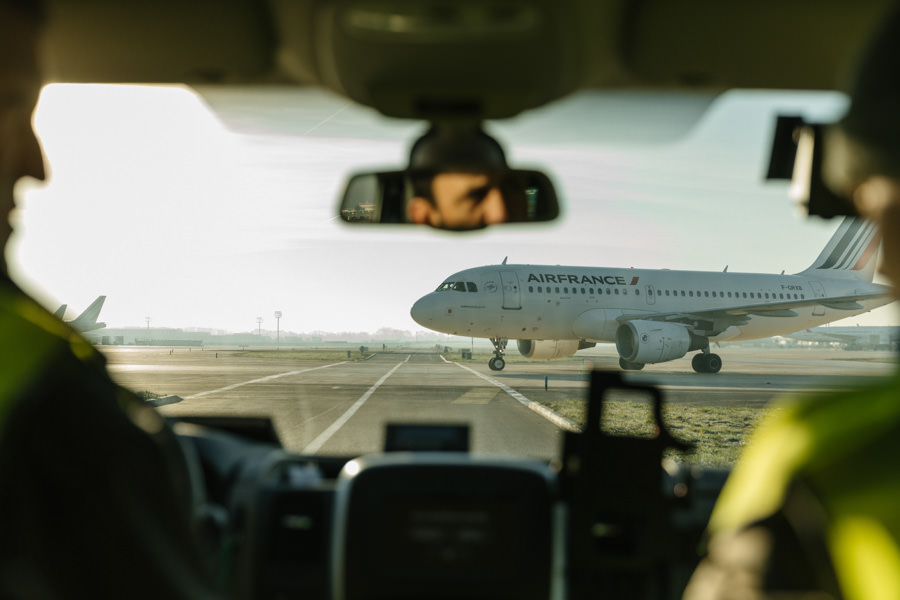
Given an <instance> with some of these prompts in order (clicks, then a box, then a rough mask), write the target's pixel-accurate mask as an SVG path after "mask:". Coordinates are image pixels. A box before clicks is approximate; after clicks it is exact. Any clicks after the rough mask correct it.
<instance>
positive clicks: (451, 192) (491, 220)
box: [340, 169, 559, 230]
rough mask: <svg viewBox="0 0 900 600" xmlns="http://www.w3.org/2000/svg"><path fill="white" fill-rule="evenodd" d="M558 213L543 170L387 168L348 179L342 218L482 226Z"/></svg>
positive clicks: (551, 216) (534, 219)
mask: <svg viewBox="0 0 900 600" xmlns="http://www.w3.org/2000/svg"><path fill="white" fill-rule="evenodd" d="M558 216H559V203H558V201H557V198H556V192H555V190H554V189H553V183H552V182H551V181H550V179H549V178H548V177H547V176H546V175H545V174H544V173H541V172H540V171H529V170H519V169H504V170H502V171H475V170H465V171H462V170H451V171H438V172H434V171H428V170H425V171H415V170H407V171H383V172H376V173H360V174H357V175H354V176H353V177H351V178H350V180H349V181H348V182H347V186H346V189H345V191H344V196H343V200H342V202H341V206H340V218H341V219H343V220H344V221H346V222H348V223H412V224H417V225H430V226H431V227H437V228H439V229H452V230H467V229H480V228H482V227H486V226H488V225H496V224H499V223H536V222H542V221H551V220H553V219H555V218H557V217H558Z"/></svg>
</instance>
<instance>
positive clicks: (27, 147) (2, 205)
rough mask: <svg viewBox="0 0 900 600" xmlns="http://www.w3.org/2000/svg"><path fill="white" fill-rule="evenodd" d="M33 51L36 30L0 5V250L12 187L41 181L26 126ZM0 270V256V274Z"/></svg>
mask: <svg viewBox="0 0 900 600" xmlns="http://www.w3.org/2000/svg"><path fill="white" fill-rule="evenodd" d="M37 48H38V30H37V27H36V26H35V25H34V24H33V23H31V22H30V21H29V20H28V18H27V17H24V16H23V15H20V14H19V13H17V12H16V11H14V10H13V9H11V8H9V7H4V6H0V250H2V247H3V246H5V245H6V242H7V241H8V240H9V236H10V235H11V234H12V226H11V225H10V223H9V219H10V213H11V212H12V211H13V210H14V209H15V200H14V198H13V188H14V187H15V184H16V182H17V181H18V180H19V179H21V178H22V177H27V176H31V177H35V178H37V179H43V178H44V161H43V155H42V153H41V147H40V145H39V144H38V141H37V138H36V137H35V134H34V130H33V129H32V127H31V114H32V112H33V111H34V107H35V104H36V103H37V98H38V94H39V92H40V87H41V81H40V71H39V69H38V59H37ZM5 265H6V263H5V261H4V260H2V252H0V272H2V271H4V270H5Z"/></svg>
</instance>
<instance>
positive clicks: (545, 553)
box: [175, 371, 727, 600]
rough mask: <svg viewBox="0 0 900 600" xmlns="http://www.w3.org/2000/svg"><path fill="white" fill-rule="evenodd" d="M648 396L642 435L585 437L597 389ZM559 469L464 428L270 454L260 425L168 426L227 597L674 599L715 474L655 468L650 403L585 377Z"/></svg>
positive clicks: (660, 455) (657, 404)
mask: <svg viewBox="0 0 900 600" xmlns="http://www.w3.org/2000/svg"><path fill="white" fill-rule="evenodd" d="M618 388H628V389H629V390H631V391H637V392H640V393H642V394H648V393H649V394H650V397H651V398H652V402H653V410H654V414H655V417H656V419H657V426H656V428H655V429H654V434H653V435H650V436H641V437H620V436H613V435H610V434H607V433H605V432H604V430H603V428H602V427H601V416H602V414H603V413H602V405H603V400H604V398H605V397H606V395H607V393H608V392H609V390H611V389H618ZM590 390H591V391H590V398H589V403H588V420H587V426H586V428H585V430H584V431H583V432H581V433H571V432H570V433H567V434H566V436H565V438H564V441H563V448H561V453H560V456H561V460H560V461H559V462H558V463H557V462H555V461H554V462H552V463H550V462H547V461H541V460H536V459H528V458H516V457H499V456H487V455H480V454H473V453H470V452H468V449H467V445H468V429H467V427H466V426H465V425H462V424H455V423H449V424H446V425H442V424H423V425H418V424H415V423H395V424H391V425H389V426H388V432H387V435H386V440H387V442H386V445H385V451H384V452H382V453H379V454H371V455H366V456H361V457H325V456H318V455H314V456H309V455H300V454H293V453H288V452H285V451H284V450H283V449H281V448H280V446H279V445H278V443H277V437H275V436H274V429H273V428H272V427H271V423H268V422H267V420H266V419H248V418H243V417H242V418H219V417H214V418H210V417H196V418H192V417H187V418H181V419H179V421H178V422H177V423H176V424H175V430H176V433H177V434H178V435H179V439H180V440H181V441H182V443H183V446H184V448H185V454H186V456H187V458H188V460H187V464H188V471H189V472H190V474H191V478H192V481H193V482H194V487H195V493H194V496H195V513H196V514H197V520H198V521H197V522H198V525H199V528H200V530H201V532H202V533H203V536H204V538H205V541H206V542H207V545H208V547H209V548H210V552H211V560H212V562H213V564H214V567H215V569H216V571H217V572H218V573H219V574H220V576H221V579H222V581H223V583H224V585H225V586H226V587H227V589H228V591H229V595H230V596H231V597H233V598H254V599H263V598H265V599H280V598H304V599H323V600H324V599H333V600H362V599H373V600H374V599H383V598H398V599H406V598H409V599H411V598H436V599H451V598H500V599H504V598H510V599H511V598H516V599H530V598H534V599H547V598H559V599H564V598H571V599H578V598H588V597H590V598H596V597H599V596H603V597H608V598H680V597H681V592H682V590H683V589H684V586H685V585H686V583H687V580H688V578H689V577H690V574H691V573H692V571H693V569H694V567H695V566H696V564H697V562H698V560H699V558H700V551H699V549H700V548H701V547H702V543H703V535H704V529H705V526H706V523H707V521H708V518H709V514H710V512H711V510H712V506H713V504H714V502H715V499H716V497H717V495H718V492H719V490H720V489H721V486H722V484H723V483H724V480H725V478H726V476H727V472H726V471H716V470H712V471H710V470H706V471H698V470H695V469H692V468H690V467H687V466H684V465H679V464H677V463H675V462H674V461H673V460H671V459H670V458H668V457H667V450H669V449H680V450H686V449H687V446H686V445H685V444H684V443H683V442H680V441H679V440H677V439H675V438H673V437H672V436H671V435H670V434H669V433H668V431H667V430H666V429H665V427H664V426H663V425H662V422H661V419H660V416H661V402H662V400H661V397H660V395H659V393H658V392H657V391H656V390H655V389H654V388H646V387H636V386H633V385H631V384H627V383H625V382H623V381H622V379H621V377H620V375H619V374H618V373H607V372H599V371H597V372H594V373H592V376H591V387H590Z"/></svg>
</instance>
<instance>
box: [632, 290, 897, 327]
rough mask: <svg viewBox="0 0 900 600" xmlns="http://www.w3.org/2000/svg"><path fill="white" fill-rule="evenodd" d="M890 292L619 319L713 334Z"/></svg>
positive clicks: (852, 306)
mask: <svg viewBox="0 0 900 600" xmlns="http://www.w3.org/2000/svg"><path fill="white" fill-rule="evenodd" d="M890 297H891V294H890V293H888V292H880V293H871V294H856V295H850V296H829V297H827V298H806V299H804V300H783V301H780V302H765V303H763V302H758V303H753V304H741V305H736V306H732V307H727V308H714V309H710V310H699V311H690V312H668V313H650V314H648V313H633V314H625V315H622V316H621V317H619V319H618V321H619V322H620V323H624V322H626V321H635V320H642V321H667V322H672V323H683V324H684V325H687V326H688V327H689V328H690V329H691V330H692V331H693V332H694V333H697V334H698V335H704V336H707V337H713V336H716V335H719V334H720V333H722V332H723V331H725V330H726V329H728V328H729V327H733V326H734V327H739V326H741V325H746V324H747V323H749V322H750V320H751V319H752V318H753V317H754V316H757V317H796V316H798V314H797V309H798V308H807V307H813V306H824V307H826V308H831V309H835V310H859V309H861V308H863V307H864V306H863V305H862V304H861V302H865V301H868V300H884V299H886V298H890Z"/></svg>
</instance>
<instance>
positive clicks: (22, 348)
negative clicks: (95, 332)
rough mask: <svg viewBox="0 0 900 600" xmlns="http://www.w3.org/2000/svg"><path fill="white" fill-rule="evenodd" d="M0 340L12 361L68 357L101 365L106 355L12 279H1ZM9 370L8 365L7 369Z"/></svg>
mask: <svg viewBox="0 0 900 600" xmlns="http://www.w3.org/2000/svg"><path fill="white" fill-rule="evenodd" d="M0 344H2V345H3V347H5V348H7V349H8V350H10V352H9V353H8V354H9V360H8V361H6V362H7V363H8V364H7V365H6V367H9V368H12V364H10V362H29V363H30V362H34V361H40V360H47V359H49V358H51V357H52V358H57V359H59V358H63V357H68V358H71V359H72V360H74V361H76V362H82V363H88V364H92V365H99V366H102V365H104V364H105V361H104V359H103V356H102V355H101V354H100V353H99V352H98V351H97V349H96V348H94V346H93V345H92V344H91V343H90V342H89V341H87V340H86V339H85V338H84V337H83V336H82V335H81V334H80V333H78V332H77V331H75V330H74V329H73V328H72V327H70V326H69V325H67V324H66V323H64V322H63V321H61V320H60V319H58V318H56V317H55V316H54V315H53V314H51V313H50V312H49V311H48V310H47V309H45V308H44V307H43V306H41V305H40V304H39V303H38V302H37V301H36V300H34V299H33V298H32V297H30V296H29V295H28V294H26V293H25V292H23V291H22V290H21V289H19V288H18V287H17V286H16V285H15V284H13V283H12V282H10V281H9V280H0ZM4 370H6V369H4Z"/></svg>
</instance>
